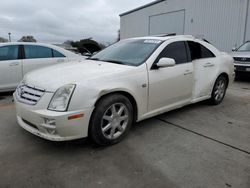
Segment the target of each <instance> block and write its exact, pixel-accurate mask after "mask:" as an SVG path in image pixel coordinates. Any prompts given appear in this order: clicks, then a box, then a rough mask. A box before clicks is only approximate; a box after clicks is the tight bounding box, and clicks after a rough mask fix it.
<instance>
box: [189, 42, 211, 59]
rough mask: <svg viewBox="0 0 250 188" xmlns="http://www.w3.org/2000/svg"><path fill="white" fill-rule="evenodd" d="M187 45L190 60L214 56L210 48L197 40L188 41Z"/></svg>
mask: <svg viewBox="0 0 250 188" xmlns="http://www.w3.org/2000/svg"><path fill="white" fill-rule="evenodd" d="M188 46H189V50H190V55H191V58H192V60H195V59H202V58H212V57H215V55H214V54H213V53H212V52H211V51H210V50H208V49H207V48H206V47H204V46H203V45H201V44H199V43H197V42H191V41H188Z"/></svg>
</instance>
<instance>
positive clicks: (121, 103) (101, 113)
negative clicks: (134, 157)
mask: <svg viewBox="0 0 250 188" xmlns="http://www.w3.org/2000/svg"><path fill="white" fill-rule="evenodd" d="M133 114H134V113H133V106H132V104H131V102H130V101H129V99H128V98H127V97H125V96H124V95H121V94H112V95H108V96H105V97H103V98H102V99H100V101H99V102H97V104H96V108H95V110H94V112H93V114H92V116H91V120H90V129H89V130H90V131H89V136H90V137H91V138H92V140H93V141H94V142H95V143H96V144H98V145H101V146H108V145H113V144H116V143H118V142H120V141H121V140H122V139H123V138H124V137H125V136H126V135H127V134H128V132H129V130H130V127H131V125H132V123H133V118H134V117H133Z"/></svg>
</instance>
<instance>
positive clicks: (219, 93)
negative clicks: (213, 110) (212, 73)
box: [210, 76, 228, 105]
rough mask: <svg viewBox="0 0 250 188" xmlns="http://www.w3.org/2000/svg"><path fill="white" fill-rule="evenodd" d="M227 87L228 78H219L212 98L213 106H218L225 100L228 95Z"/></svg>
mask: <svg viewBox="0 0 250 188" xmlns="http://www.w3.org/2000/svg"><path fill="white" fill-rule="evenodd" d="M227 86H228V81H227V79H226V77H225V76H219V77H218V78H217V80H216V81H215V84H214V88H213V91H212V96H211V99H210V103H211V104H213V105H218V104H220V103H221V102H222V101H223V99H224V97H225V95H226V90H227Z"/></svg>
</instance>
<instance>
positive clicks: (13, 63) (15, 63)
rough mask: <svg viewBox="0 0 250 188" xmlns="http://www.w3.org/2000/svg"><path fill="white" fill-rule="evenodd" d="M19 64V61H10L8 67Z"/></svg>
mask: <svg viewBox="0 0 250 188" xmlns="http://www.w3.org/2000/svg"><path fill="white" fill-rule="evenodd" d="M18 65H19V62H12V63H10V65H9V66H10V67H13V66H18Z"/></svg>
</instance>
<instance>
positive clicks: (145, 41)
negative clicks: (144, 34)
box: [144, 39, 162, 44]
mask: <svg viewBox="0 0 250 188" xmlns="http://www.w3.org/2000/svg"><path fill="white" fill-rule="evenodd" d="M161 42H162V41H161V40H153V39H147V40H144V43H147V44H159V43H161Z"/></svg>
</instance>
